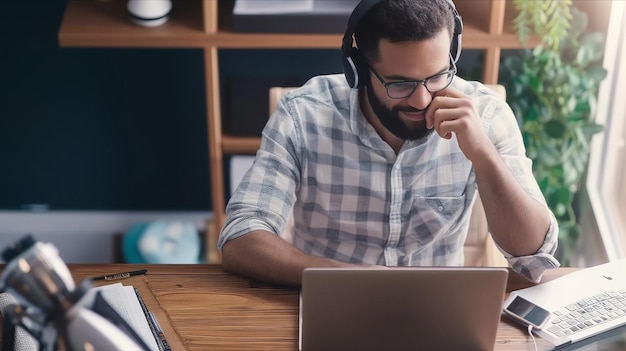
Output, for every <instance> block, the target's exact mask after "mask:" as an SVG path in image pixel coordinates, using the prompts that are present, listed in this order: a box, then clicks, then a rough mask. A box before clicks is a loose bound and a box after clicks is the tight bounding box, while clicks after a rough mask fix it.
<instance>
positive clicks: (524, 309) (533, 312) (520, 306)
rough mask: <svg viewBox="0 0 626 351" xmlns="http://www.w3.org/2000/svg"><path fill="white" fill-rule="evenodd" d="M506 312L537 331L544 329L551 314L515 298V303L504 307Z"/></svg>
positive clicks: (512, 302)
mask: <svg viewBox="0 0 626 351" xmlns="http://www.w3.org/2000/svg"><path fill="white" fill-rule="evenodd" d="M504 312H505V313H506V314H507V315H509V316H510V317H512V318H513V319H515V320H517V321H518V322H520V323H522V324H524V325H529V324H530V325H532V326H533V328H535V329H539V330H541V329H543V327H544V326H545V324H546V323H547V322H548V320H549V319H550V312H549V311H547V310H545V309H544V308H541V307H539V306H537V305H535V304H534V303H532V302H530V301H528V300H526V299H524V298H522V297H519V296H515V298H513V301H511V303H509V304H508V305H507V306H506V307H504Z"/></svg>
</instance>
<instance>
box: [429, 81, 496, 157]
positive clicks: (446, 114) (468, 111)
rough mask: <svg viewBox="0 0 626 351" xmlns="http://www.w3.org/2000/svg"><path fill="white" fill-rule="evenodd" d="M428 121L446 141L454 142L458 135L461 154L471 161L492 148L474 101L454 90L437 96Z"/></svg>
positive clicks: (432, 104) (430, 108) (446, 90)
mask: <svg viewBox="0 0 626 351" xmlns="http://www.w3.org/2000/svg"><path fill="white" fill-rule="evenodd" d="M425 118H426V127H428V128H429V129H432V128H435V131H436V132H437V134H439V136H441V137H442V138H445V139H450V138H452V133H455V134H456V138H457V141H458V143H459V147H460V148H461V151H463V153H464V154H465V157H467V158H468V159H469V160H470V161H475V160H477V159H478V158H479V157H480V155H481V154H482V155H485V154H486V153H488V148H489V147H492V144H491V142H490V141H489V138H488V137H487V134H486V133H485V129H484V128H483V124H482V120H481V119H480V117H479V116H478V111H477V110H476V107H475V106H474V101H473V100H472V98H471V97H469V96H467V95H465V94H463V93H461V92H460V91H458V90H457V89H455V88H453V87H451V86H450V87H448V88H446V89H444V90H441V91H439V92H437V93H435V97H434V98H433V101H432V103H431V104H430V106H429V107H428V109H427V110H426V117H425Z"/></svg>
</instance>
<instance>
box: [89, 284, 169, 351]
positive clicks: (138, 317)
mask: <svg viewBox="0 0 626 351" xmlns="http://www.w3.org/2000/svg"><path fill="white" fill-rule="evenodd" d="M94 289H97V290H98V291H100V292H101V294H102V297H103V298H104V299H105V300H106V301H107V302H108V303H109V305H111V307H112V308H113V309H115V311H116V312H117V313H118V314H119V315H120V317H122V318H123V319H124V320H125V321H126V323H128V324H129V325H130V326H131V327H132V328H133V329H134V330H135V332H136V333H137V334H138V335H139V336H140V337H141V339H142V340H143V341H144V342H145V343H146V345H148V347H150V350H153V351H159V346H158V345H157V342H156V339H155V338H154V335H153V334H152V330H151V329H150V326H149V325H148V321H147V320H146V317H145V314H144V312H143V309H142V308H141V305H140V304H139V300H138V298H137V295H136V293H135V288H134V287H132V286H126V285H122V283H115V284H109V285H103V286H99V287H95V288H94Z"/></svg>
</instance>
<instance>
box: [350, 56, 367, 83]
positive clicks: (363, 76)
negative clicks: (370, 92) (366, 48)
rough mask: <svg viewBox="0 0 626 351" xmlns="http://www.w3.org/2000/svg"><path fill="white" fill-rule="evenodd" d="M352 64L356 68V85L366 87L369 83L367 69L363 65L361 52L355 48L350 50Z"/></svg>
mask: <svg viewBox="0 0 626 351" xmlns="http://www.w3.org/2000/svg"><path fill="white" fill-rule="evenodd" d="M352 62H353V63H354V67H355V68H356V72H357V77H358V79H359V80H358V82H357V83H358V85H357V86H359V87H362V86H365V85H367V83H368V82H369V68H368V67H367V64H365V58H364V57H363V55H361V52H360V51H359V49H357V48H353V49H352Z"/></svg>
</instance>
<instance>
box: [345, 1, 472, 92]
mask: <svg viewBox="0 0 626 351" xmlns="http://www.w3.org/2000/svg"><path fill="white" fill-rule="evenodd" d="M383 1H385V0H361V1H360V2H359V3H358V4H357V5H356V7H355V8H354V10H353V11H352V14H350V18H349V19H348V26H347V28H346V32H345V33H344V35H343V39H342V40H341V52H342V53H341V57H342V66H343V72H344V75H345V76H346V80H347V81H348V85H350V87H351V88H356V87H358V86H360V85H362V83H363V82H364V81H366V80H365V79H364V77H365V75H364V74H365V73H364V71H366V70H365V69H360V68H359V67H362V66H364V65H363V62H362V61H363V60H364V59H363V57H362V55H361V53H360V52H359V50H358V49H357V48H356V47H354V46H353V45H352V44H353V42H354V41H353V38H352V37H353V36H354V32H355V31H356V27H357V25H358V24H359V22H360V21H361V19H362V18H363V17H364V16H365V14H366V13H367V12H368V11H369V10H370V9H371V8H372V7H374V6H375V5H377V4H378V3H380V2H383ZM418 1H421V0H418ZM446 2H447V3H448V6H449V7H450V9H451V10H452V14H453V16H454V33H453V34H452V42H451V43H450V55H451V57H452V60H454V63H456V62H457V61H458V60H459V57H460V56H461V38H462V33H463V21H462V19H461V16H460V15H459V12H458V11H457V9H456V7H455V6H454V2H452V0H446Z"/></svg>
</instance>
